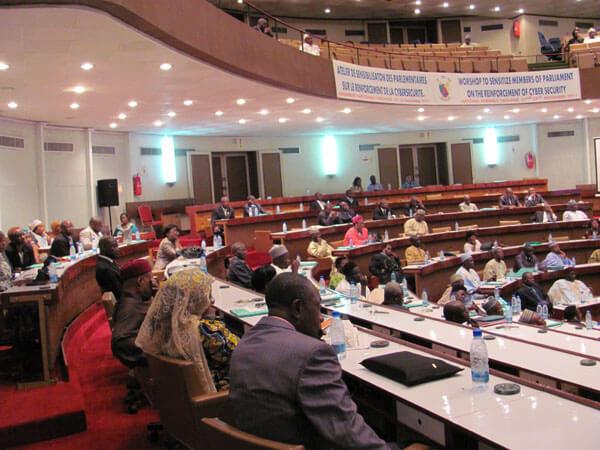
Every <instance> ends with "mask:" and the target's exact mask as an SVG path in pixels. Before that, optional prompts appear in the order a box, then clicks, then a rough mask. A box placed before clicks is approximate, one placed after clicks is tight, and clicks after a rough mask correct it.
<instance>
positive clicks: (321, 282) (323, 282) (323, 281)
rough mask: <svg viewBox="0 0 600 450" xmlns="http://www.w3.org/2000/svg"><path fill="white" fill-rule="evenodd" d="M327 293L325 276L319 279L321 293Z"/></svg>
mask: <svg viewBox="0 0 600 450" xmlns="http://www.w3.org/2000/svg"><path fill="white" fill-rule="evenodd" d="M325 292H327V288H326V287H325V278H323V275H321V278H319V293H320V294H321V295H323V294H325Z"/></svg>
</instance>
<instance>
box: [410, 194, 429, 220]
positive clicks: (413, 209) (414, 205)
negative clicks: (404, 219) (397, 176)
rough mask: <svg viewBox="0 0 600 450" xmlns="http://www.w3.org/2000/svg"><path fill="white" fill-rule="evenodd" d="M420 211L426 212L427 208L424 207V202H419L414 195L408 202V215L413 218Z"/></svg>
mask: <svg viewBox="0 0 600 450" xmlns="http://www.w3.org/2000/svg"><path fill="white" fill-rule="evenodd" d="M419 209H422V210H423V211H425V206H424V205H423V202H422V201H421V200H419V199H418V198H417V197H415V196H414V195H413V196H412V197H411V198H410V200H409V201H408V205H407V206H406V215H407V216H408V217H412V216H414V215H416V214H417V210H419Z"/></svg>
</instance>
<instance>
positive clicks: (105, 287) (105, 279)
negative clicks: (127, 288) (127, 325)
mask: <svg viewBox="0 0 600 450" xmlns="http://www.w3.org/2000/svg"><path fill="white" fill-rule="evenodd" d="M98 249H99V250H100V254H99V255H98V260H97V261H96V281H97V282H98V285H99V286H100V289H101V290H102V292H112V293H113V294H114V296H115V299H116V300H117V302H118V301H120V300H121V291H122V289H123V280H122V279H121V267H119V265H118V264H117V263H116V262H115V259H117V258H118V257H119V244H117V241H116V240H115V239H114V238H112V237H111V236H103V237H101V238H100V241H99V242H98Z"/></svg>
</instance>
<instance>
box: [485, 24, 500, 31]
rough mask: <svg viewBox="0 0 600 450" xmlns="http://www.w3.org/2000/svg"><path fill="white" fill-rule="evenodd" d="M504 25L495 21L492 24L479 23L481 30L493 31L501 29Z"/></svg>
mask: <svg viewBox="0 0 600 450" xmlns="http://www.w3.org/2000/svg"><path fill="white" fill-rule="evenodd" d="M503 29H504V25H503V24H501V23H495V24H493V25H481V31H494V30H503Z"/></svg>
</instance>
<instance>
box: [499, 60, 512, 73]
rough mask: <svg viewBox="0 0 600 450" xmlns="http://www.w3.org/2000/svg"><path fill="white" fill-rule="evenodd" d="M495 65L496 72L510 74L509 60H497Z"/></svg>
mask: <svg viewBox="0 0 600 450" xmlns="http://www.w3.org/2000/svg"><path fill="white" fill-rule="evenodd" d="M496 64H497V65H496V72H499V73H505V72H510V59H503V58H499V59H498V61H497V63H496Z"/></svg>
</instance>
